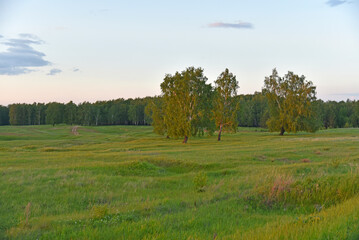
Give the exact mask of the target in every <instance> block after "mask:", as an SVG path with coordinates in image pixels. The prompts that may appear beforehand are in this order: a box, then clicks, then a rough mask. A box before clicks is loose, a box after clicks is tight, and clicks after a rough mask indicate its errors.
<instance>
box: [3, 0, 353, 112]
mask: <svg viewBox="0 0 359 240" xmlns="http://www.w3.org/2000/svg"><path fill="white" fill-rule="evenodd" d="M0 36H1V37H0V104H2V105H7V104H10V103H15V102H26V103H32V102H49V101H59V102H68V101H70V100H74V101H75V102H77V103H78V102H82V101H91V102H93V101H96V100H109V99H116V98H120V97H123V98H129V97H132V98H134V97H144V96H154V95H158V94H160V83H161V82H162V80H163V77H164V75H165V74H166V73H174V72H175V71H181V70H184V69H185V68H186V67H188V66H195V67H202V68H204V70H205V75H206V76H207V77H208V78H209V82H213V81H214V80H215V79H216V78H217V76H218V75H219V74H220V73H221V71H223V70H224V69H225V68H227V67H228V68H229V70H230V71H232V72H233V73H234V74H235V75H237V79H238V80H239V83H240V89H239V94H247V93H253V92H255V91H260V90H261V88H262V86H263V80H264V77H265V76H268V75H270V74H271V71H272V69H273V68H274V67H276V68H277V70H278V71H279V73H280V74H281V75H283V74H285V73H286V72H287V71H288V70H290V71H294V72H295V73H296V74H299V75H302V74H303V75H305V76H306V77H307V79H308V80H311V81H313V82H314V85H316V86H317V92H318V97H319V98H322V99H324V100H327V99H332V100H345V99H347V98H350V99H359V0H351V1H341V0H331V1H327V0H324V1H322V0H301V1H285V0H282V1H259V0H251V1H249V0H248V1H233V0H232V1H229V0H227V1H226V0H221V1H196V0H192V1H185V0H182V1H139V0H138V1H135V0H133V1H80V0H77V1H67V0H51V1H48V0H0Z"/></svg>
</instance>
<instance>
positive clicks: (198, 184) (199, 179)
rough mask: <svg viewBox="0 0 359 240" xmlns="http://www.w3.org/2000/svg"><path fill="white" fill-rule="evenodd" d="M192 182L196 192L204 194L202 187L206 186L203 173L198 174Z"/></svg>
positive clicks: (205, 178)
mask: <svg viewBox="0 0 359 240" xmlns="http://www.w3.org/2000/svg"><path fill="white" fill-rule="evenodd" d="M193 182H194V185H195V187H196V190H197V191H198V192H204V191H205V189H204V187H205V186H206V184H207V175H206V174H205V173H204V172H200V173H198V174H197V175H196V176H195V177H194V180H193Z"/></svg>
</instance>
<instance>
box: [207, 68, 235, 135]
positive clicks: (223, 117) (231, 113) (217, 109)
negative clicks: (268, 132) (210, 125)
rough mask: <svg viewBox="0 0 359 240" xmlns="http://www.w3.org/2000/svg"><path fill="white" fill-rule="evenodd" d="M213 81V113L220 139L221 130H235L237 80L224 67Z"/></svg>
mask: <svg viewBox="0 0 359 240" xmlns="http://www.w3.org/2000/svg"><path fill="white" fill-rule="evenodd" d="M214 83H215V97H214V108H213V114H214V119H215V122H216V127H217V128H218V129H219V131H218V141H220V140H221V133H222V130H227V131H228V130H229V131H232V132H235V131H236V130H237V126H238V123H237V112H238V109H239V102H238V101H237V99H236V98H235V96H236V95H237V89H238V88H239V86H238V81H237V79H236V76H235V75H233V73H231V72H229V70H228V68H226V69H225V70H224V71H223V72H222V73H221V74H220V75H219V77H218V78H217V80H216V81H215V82H214Z"/></svg>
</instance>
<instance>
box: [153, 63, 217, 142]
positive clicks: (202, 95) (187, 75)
mask: <svg viewBox="0 0 359 240" xmlns="http://www.w3.org/2000/svg"><path fill="white" fill-rule="evenodd" d="M206 81H207V78H206V77H205V76H204V75H203V69H201V68H194V67H189V68H187V69H186V70H185V71H182V72H181V73H179V72H176V73H175V74H174V75H171V74H167V75H166V76H165V78H164V80H163V82H162V84H161V90H162V94H163V108H162V112H163V121H164V124H165V126H166V127H165V129H166V131H167V134H168V136H169V137H175V138H177V137H184V138H185V139H184V143H186V142H187V139H188V137H190V136H195V135H197V134H201V133H203V132H204V131H205V130H207V129H209V128H210V127H211V125H210V124H209V123H210V119H211V111H210V108H209V107H208V106H210V104H211V92H212V87H211V85H209V84H206ZM156 124H157V123H156Z"/></svg>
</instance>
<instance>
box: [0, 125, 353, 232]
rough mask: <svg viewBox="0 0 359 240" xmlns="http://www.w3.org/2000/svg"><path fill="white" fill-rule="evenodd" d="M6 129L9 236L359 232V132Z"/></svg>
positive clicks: (0, 201)
mask: <svg viewBox="0 0 359 240" xmlns="http://www.w3.org/2000/svg"><path fill="white" fill-rule="evenodd" d="M77 131H78V133H79V134H78V135H75V134H73V133H72V127H71V126H65V125H60V126H55V127H52V126H2V127H0V239H359V129H335V130H325V131H319V132H317V133H315V134H309V133H298V134H287V135H285V136H282V137H281V136H278V133H269V132H267V131H265V130H263V129H255V128H253V129H249V128H240V129H239V132H237V133H236V134H224V135H223V137H222V141H221V142H217V138H216V136H213V137H198V138H190V139H189V142H188V144H182V143H181V139H178V140H175V139H166V138H165V137H163V136H158V135H155V134H154V133H152V127H137V126H106V127H78V128H77Z"/></svg>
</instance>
